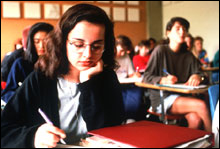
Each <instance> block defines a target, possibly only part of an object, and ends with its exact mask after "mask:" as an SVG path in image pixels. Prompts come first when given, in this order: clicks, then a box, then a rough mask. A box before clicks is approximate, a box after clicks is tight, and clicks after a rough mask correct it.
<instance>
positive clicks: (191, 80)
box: [186, 74, 201, 86]
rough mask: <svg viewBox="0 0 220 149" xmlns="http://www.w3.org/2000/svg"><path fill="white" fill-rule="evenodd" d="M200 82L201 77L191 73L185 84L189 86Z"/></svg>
mask: <svg viewBox="0 0 220 149" xmlns="http://www.w3.org/2000/svg"><path fill="white" fill-rule="evenodd" d="M200 83H201V78H200V76H199V75H196V74H194V75H192V76H191V77H190V78H189V80H188V81H187V83H186V85H189V86H198V85H199V84H200Z"/></svg>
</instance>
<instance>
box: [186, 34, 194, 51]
mask: <svg viewBox="0 0 220 149" xmlns="http://www.w3.org/2000/svg"><path fill="white" fill-rule="evenodd" d="M185 42H186V45H187V50H189V51H191V52H192V50H193V46H194V38H193V36H192V35H191V34H190V33H188V34H187V35H186V37H185Z"/></svg>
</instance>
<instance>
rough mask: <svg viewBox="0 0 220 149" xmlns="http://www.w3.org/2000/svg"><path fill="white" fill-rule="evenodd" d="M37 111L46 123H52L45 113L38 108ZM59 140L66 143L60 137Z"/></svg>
mask: <svg viewBox="0 0 220 149" xmlns="http://www.w3.org/2000/svg"><path fill="white" fill-rule="evenodd" d="M38 112H39V113H40V115H41V116H42V117H43V119H44V120H45V121H46V122H47V123H48V124H51V125H53V123H52V122H51V121H50V119H49V118H48V117H47V116H46V114H45V113H44V112H43V111H42V110H41V109H40V108H39V109H38ZM60 142H61V143H62V144H66V142H65V141H64V140H63V139H62V138H61V139H60Z"/></svg>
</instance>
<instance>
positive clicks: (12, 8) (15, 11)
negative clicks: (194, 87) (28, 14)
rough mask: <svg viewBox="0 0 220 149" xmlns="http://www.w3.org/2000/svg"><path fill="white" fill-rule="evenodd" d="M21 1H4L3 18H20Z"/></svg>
mask: <svg viewBox="0 0 220 149" xmlns="http://www.w3.org/2000/svg"><path fill="white" fill-rule="evenodd" d="M20 17H21V13H20V3H19V2H3V18H20Z"/></svg>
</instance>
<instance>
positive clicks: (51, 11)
mask: <svg viewBox="0 0 220 149" xmlns="http://www.w3.org/2000/svg"><path fill="white" fill-rule="evenodd" d="M44 18H45V19H59V18H60V6H59V4H45V5H44Z"/></svg>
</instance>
